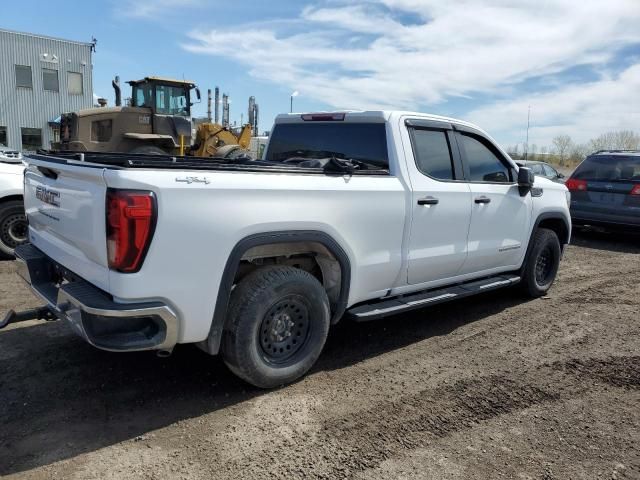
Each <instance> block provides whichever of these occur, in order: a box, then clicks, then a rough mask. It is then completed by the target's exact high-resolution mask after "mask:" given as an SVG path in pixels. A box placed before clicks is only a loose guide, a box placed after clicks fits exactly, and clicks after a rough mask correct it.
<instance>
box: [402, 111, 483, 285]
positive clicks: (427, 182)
mask: <svg viewBox="0 0 640 480" xmlns="http://www.w3.org/2000/svg"><path fill="white" fill-rule="evenodd" d="M408 135H409V140H408V143H410V148H408V149H406V150H405V151H407V152H408V154H407V167H408V169H409V178H410V179H411V184H412V187H413V193H412V199H411V209H412V220H411V236H410V240H409V258H408V282H409V284H412V285H416V284H422V283H427V282H433V281H439V283H445V281H446V280H447V279H449V278H452V277H455V276H456V275H457V274H458V272H459V271H460V269H461V267H462V265H463V264H464V262H465V260H466V257H467V235H468V233H469V222H470V220H471V192H470V189H469V185H468V184H467V183H466V182H465V181H464V180H463V179H462V176H463V173H462V163H461V162H460V156H459V153H458V150H457V147H456V146H455V138H454V137H453V135H454V132H453V130H451V126H450V125H449V124H446V123H443V124H441V125H440V124H438V123H435V122H420V121H413V122H411V123H409V124H408Z"/></svg>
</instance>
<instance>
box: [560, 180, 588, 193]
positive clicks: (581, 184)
mask: <svg viewBox="0 0 640 480" xmlns="http://www.w3.org/2000/svg"><path fill="white" fill-rule="evenodd" d="M565 185H566V186H567V188H568V189H569V190H570V191H572V192H585V191H586V190H587V182H586V180H576V179H575V178H570V179H569V180H567V181H566V183H565Z"/></svg>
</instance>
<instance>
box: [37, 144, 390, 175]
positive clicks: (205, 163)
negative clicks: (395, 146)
mask: <svg viewBox="0 0 640 480" xmlns="http://www.w3.org/2000/svg"><path fill="white" fill-rule="evenodd" d="M27 157H28V158H32V159H34V160H44V161H47V162H51V163H59V164H69V165H83V166H86V167H93V168H105V167H107V168H113V169H130V168H152V169H168V170H170V169H174V170H220V171H235V172H238V171H240V172H261V173H306V174H315V175H341V176H342V175H344V172H334V171H327V170H324V169H322V168H308V167H299V166H296V165H283V164H282V163H279V162H268V161H264V160H253V159H250V158H248V157H240V158H237V159H228V158H222V157H180V156H170V155H153V154H143V153H103V152H52V151H46V150H39V151H38V152H37V153H35V154H31V155H27ZM350 174H353V175H389V171H388V170H385V169H380V170H374V169H370V170H354V171H353V172H350Z"/></svg>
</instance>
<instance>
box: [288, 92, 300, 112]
mask: <svg viewBox="0 0 640 480" xmlns="http://www.w3.org/2000/svg"><path fill="white" fill-rule="evenodd" d="M298 95H300V92H298V91H297V90H296V91H295V92H293V93H292V94H291V108H290V109H289V112H290V113H293V97H297V96H298Z"/></svg>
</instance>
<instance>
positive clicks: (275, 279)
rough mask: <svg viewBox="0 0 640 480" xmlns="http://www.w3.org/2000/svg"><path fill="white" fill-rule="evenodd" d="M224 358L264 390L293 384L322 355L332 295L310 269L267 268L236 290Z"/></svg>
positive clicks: (240, 373) (243, 376) (251, 275)
mask: <svg viewBox="0 0 640 480" xmlns="http://www.w3.org/2000/svg"><path fill="white" fill-rule="evenodd" d="M228 315H229V316H228V319H227V322H226V327H225V331H224V336H223V342H222V357H223V359H224V361H225V363H226V364H227V366H228V367H229V369H230V370H231V371H232V372H234V373H235V374H236V375H237V376H239V377H240V378H242V379H243V380H245V381H247V382H248V383H250V384H252V385H254V386H256V387H260V388H273V387H277V386H279V385H284V384H287V383H291V382H293V381H295V380H297V379H298V378H300V377H301V376H302V375H304V374H305V373H307V371H309V369H310V368H311V367H312V366H313V364H314V363H315V362H316V360H317V359H318V357H319V356H320V352H321V351H322V348H323V347H324V343H325V340H326V338H327V334H328V332H329V323H330V309H329V299H328V298H327V293H326V292H325V290H324V288H323V287H322V285H321V284H320V282H319V281H318V280H317V279H316V278H315V277H314V276H313V275H311V274H310V273H308V272H305V271H304V270H300V269H298V268H293V267H266V268H261V269H259V270H256V271H255V272H253V273H251V274H249V275H248V276H247V277H246V278H245V279H243V280H242V281H241V282H240V283H239V284H238V285H237V286H236V288H235V289H234V290H233V293H232V295H231V301H230V304H229V314H228Z"/></svg>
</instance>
